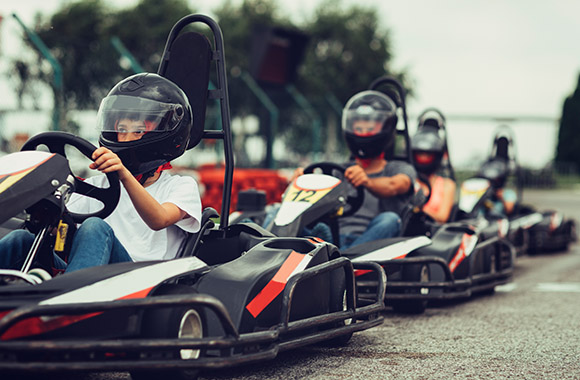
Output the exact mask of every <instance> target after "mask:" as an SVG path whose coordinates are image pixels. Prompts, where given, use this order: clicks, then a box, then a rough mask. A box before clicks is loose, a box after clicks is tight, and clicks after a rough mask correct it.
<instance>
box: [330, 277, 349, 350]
mask: <svg viewBox="0 0 580 380" xmlns="http://www.w3.org/2000/svg"><path fill="white" fill-rule="evenodd" d="M331 278H332V281H331V286H330V312H336V311H342V310H346V309H347V308H348V304H347V300H346V280H345V277H344V271H343V270H342V269H341V270H335V271H333V272H332V275H331ZM355 291H356V289H355ZM355 300H356V295H355ZM352 322H353V321H352V319H348V320H345V321H340V322H337V324H336V325H335V326H336V327H342V326H345V325H349V324H351V323H352ZM352 334H353V333H349V334H344V335H340V336H337V337H336V338H332V339H329V340H327V341H325V342H324V344H325V345H326V346H329V347H343V346H346V345H347V344H348V342H349V341H350V339H351V338H352Z"/></svg>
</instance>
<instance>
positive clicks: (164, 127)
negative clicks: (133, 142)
mask: <svg viewBox="0 0 580 380" xmlns="http://www.w3.org/2000/svg"><path fill="white" fill-rule="evenodd" d="M183 114H184V110H183V107H182V106H181V105H180V104H168V103H162V102H158V101H155V100H151V99H144V98H139V97H134V96H126V95H113V96H108V97H106V98H105V99H103V101H102V102H101V106H100V107H99V112H98V114H97V128H98V129H99V131H101V132H117V133H129V132H132V133H136V132H137V133H150V132H151V133H159V132H168V131H172V130H173V129H175V128H176V127H177V125H179V122H180V121H181V119H182V118H183Z"/></svg>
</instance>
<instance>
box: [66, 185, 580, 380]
mask: <svg viewBox="0 0 580 380" xmlns="http://www.w3.org/2000/svg"><path fill="white" fill-rule="evenodd" d="M524 196H525V201H526V202H527V203H531V204H534V205H535V206H536V207H538V209H540V210H544V209H548V208H553V209H556V210H559V211H562V212H564V213H565V214H566V216H569V217H574V218H576V220H577V221H580V191H572V190H563V191H526V193H525V195H524ZM384 315H385V322H384V323H383V324H382V325H381V326H379V327H376V328H373V329H371V330H367V331H364V332H362V333H357V334H355V335H354V336H353V338H352V340H351V341H350V343H349V344H348V345H347V346H346V347H343V348H328V347H323V346H311V347H306V348H301V349H298V350H295V351H291V352H286V353H282V354H280V355H279V357H277V358H276V359H275V360H272V361H269V362H264V363H257V364H253V365H247V366H242V367H236V368H232V369H227V370H220V371H212V372H206V373H204V374H202V375H201V377H200V379H204V380H225V379H232V380H257V379H260V380H262V379H280V380H282V379H284V380H287V379H310V380H330V379H333V380H334V379H348V380H350V379H352V380H354V379H364V380H375V379H376V380H379V379H380V380H382V379H449V378H461V379H484V378H485V379H506V378H515V379H579V378H580V245H578V244H574V245H572V246H571V247H570V250H569V251H568V252H564V253H556V254H539V255H535V256H521V257H518V259H517V261H516V266H515V274H514V281H513V282H512V283H510V284H507V285H504V286H501V287H499V288H498V289H497V290H496V293H495V294H494V295H491V296H479V297H475V298H473V299H470V300H468V301H458V302H452V303H443V304H438V305H434V306H433V307H430V308H428V309H427V311H426V312H425V313H424V314H421V315H415V316H406V315H399V314H395V313H393V312H392V311H386V312H385V313H384ZM55 378H56V377H55ZM80 378H83V379H87V380H88V379H91V380H111V379H130V377H129V375H128V374H127V373H109V374H86V375H84V376H79V374H70V375H66V376H63V375H62V374H61V375H59V376H58V379H61V380H63V379H80ZM163 380H171V379H163Z"/></svg>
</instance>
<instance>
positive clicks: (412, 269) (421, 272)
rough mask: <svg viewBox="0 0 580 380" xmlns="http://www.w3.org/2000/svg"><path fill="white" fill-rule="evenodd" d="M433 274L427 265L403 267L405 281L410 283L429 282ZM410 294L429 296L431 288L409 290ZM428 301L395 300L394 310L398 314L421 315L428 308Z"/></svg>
mask: <svg viewBox="0 0 580 380" xmlns="http://www.w3.org/2000/svg"><path fill="white" fill-rule="evenodd" d="M430 280H431V274H430V272H429V266H428V265H427V264H422V265H406V266H404V267H403V281H410V282H425V283H427V282H429V281H430ZM406 293H408V294H417V293H418V294H422V295H427V294H429V288H418V289H415V288H413V289H408V290H407V291H406ZM427 302H428V301H427V300H426V299H409V300H395V301H393V303H392V306H393V310H394V311H395V312H397V313H403V314H421V313H423V312H424V311H425V309H426V308H427Z"/></svg>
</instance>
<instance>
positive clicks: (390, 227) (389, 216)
mask: <svg viewBox="0 0 580 380" xmlns="http://www.w3.org/2000/svg"><path fill="white" fill-rule="evenodd" d="M400 232H401V218H400V217H399V215H397V214H396V213H394V212H391V211H387V212H383V213H380V214H379V215H377V216H375V217H374V218H373V220H371V221H370V223H369V225H368V226H367V229H366V230H365V232H363V233H362V234H360V235H354V234H340V248H341V249H346V248H350V247H353V246H355V245H359V244H363V243H367V242H369V241H374V240H380V239H387V238H391V237H395V236H399V233H400Z"/></svg>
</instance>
